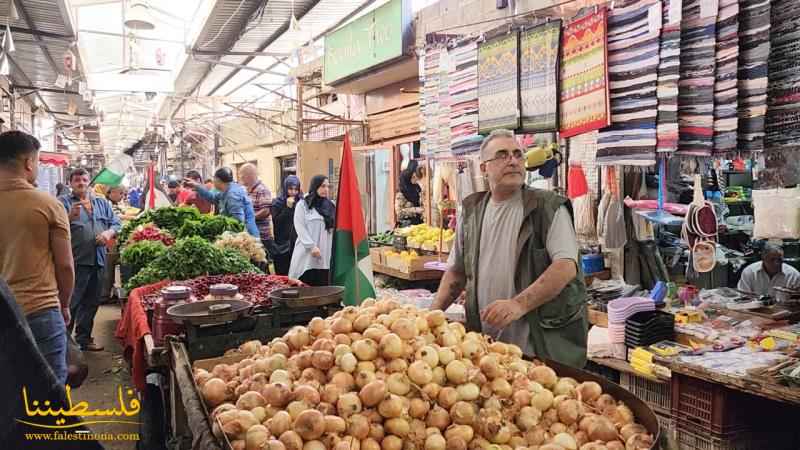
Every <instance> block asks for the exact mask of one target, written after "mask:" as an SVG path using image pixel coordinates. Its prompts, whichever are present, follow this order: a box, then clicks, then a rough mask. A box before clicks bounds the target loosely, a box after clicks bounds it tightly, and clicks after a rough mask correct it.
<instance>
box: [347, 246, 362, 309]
mask: <svg viewBox="0 0 800 450" xmlns="http://www.w3.org/2000/svg"><path fill="white" fill-rule="evenodd" d="M350 241H351V242H352V238H351V239H350ZM353 256H354V258H355V259H354V261H355V263H356V266H355V267H354V268H353V269H355V270H354V273H353V276H354V277H355V278H356V280H355V281H356V297H355V303H356V305H358V304H360V303H361V285H360V284H361V283H360V282H359V278H360V277H359V276H358V275H359V272H361V270H360V269H359V268H358V246H357V245H356V244H355V242H353Z"/></svg>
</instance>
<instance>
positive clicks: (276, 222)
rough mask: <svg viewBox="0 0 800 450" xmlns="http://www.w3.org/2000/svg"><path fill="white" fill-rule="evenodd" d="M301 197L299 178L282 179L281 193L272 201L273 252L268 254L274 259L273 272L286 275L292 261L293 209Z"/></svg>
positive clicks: (295, 237) (293, 243)
mask: <svg viewBox="0 0 800 450" xmlns="http://www.w3.org/2000/svg"><path fill="white" fill-rule="evenodd" d="M302 199H303V193H302V192H301V191H300V179H299V178H297V177H296V176H294V175H289V176H288V177H286V179H285V180H284V181H283V190H282V191H281V194H280V195H279V196H278V197H277V198H276V199H275V200H273V201H272V226H273V229H274V234H275V248H274V251H275V254H274V255H272V254H271V255H270V256H272V259H273V260H274V261H275V273H276V274H278V275H288V274H289V265H290V264H291V262H292V253H294V246H295V242H296V241H297V232H296V231H295V229H294V211H295V207H296V206H297V204H298V203H300V201H301V200H302Z"/></svg>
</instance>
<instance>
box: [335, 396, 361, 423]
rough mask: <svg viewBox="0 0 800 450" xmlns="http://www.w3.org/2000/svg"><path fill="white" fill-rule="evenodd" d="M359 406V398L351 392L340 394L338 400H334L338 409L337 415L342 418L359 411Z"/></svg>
mask: <svg viewBox="0 0 800 450" xmlns="http://www.w3.org/2000/svg"><path fill="white" fill-rule="evenodd" d="M361 408H362V405H361V399H359V398H358V395H357V394H355V393H353V392H348V393H346V394H342V395H340V396H339V400H338V401H337V402H336V410H337V411H339V416H341V417H343V418H347V417H350V416H351V415H353V414H356V413H360V412H361Z"/></svg>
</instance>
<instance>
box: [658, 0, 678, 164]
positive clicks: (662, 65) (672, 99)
mask: <svg viewBox="0 0 800 450" xmlns="http://www.w3.org/2000/svg"><path fill="white" fill-rule="evenodd" d="M662 4H663V5H664V9H663V10H662V13H661V23H662V24H663V26H662V28H661V50H660V55H659V57H660V61H659V63H658V88H657V89H656V96H657V97H658V117H657V120H656V150H657V151H658V152H674V151H675V150H677V149H678V80H679V79H680V65H681V58H680V56H681V16H682V5H683V2H682V1H681V0H663V1H662Z"/></svg>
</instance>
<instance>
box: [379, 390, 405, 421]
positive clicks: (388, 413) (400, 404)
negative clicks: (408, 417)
mask: <svg viewBox="0 0 800 450" xmlns="http://www.w3.org/2000/svg"><path fill="white" fill-rule="evenodd" d="M405 406H406V405H405V402H404V399H403V398H402V397H400V396H397V395H394V394H390V395H389V396H388V397H387V398H386V399H384V400H383V401H381V402H380V403H379V404H378V413H379V414H380V415H381V416H383V417H385V418H387V419H393V418H395V417H400V416H402V415H403V412H404V409H407V408H406V407H405Z"/></svg>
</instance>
